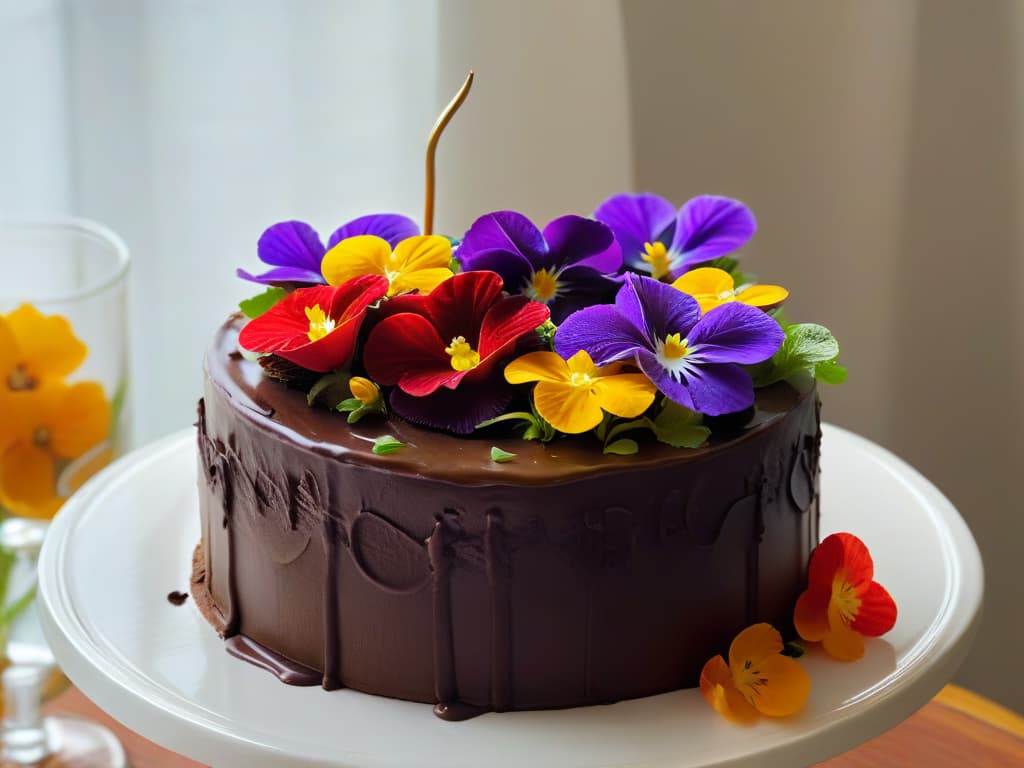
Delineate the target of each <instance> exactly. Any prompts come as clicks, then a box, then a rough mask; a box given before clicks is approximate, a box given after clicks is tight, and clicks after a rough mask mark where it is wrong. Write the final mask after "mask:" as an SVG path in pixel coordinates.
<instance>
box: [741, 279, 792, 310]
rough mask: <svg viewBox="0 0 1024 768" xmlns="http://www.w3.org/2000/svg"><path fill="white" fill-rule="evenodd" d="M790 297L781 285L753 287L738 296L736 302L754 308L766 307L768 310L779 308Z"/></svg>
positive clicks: (745, 289)
mask: <svg viewBox="0 0 1024 768" xmlns="http://www.w3.org/2000/svg"><path fill="white" fill-rule="evenodd" d="M788 296H789V291H787V290H786V289H785V288H783V287H782V286H781V285H751V286H750V287H748V288H744V289H743V290H742V291H739V292H738V293H737V294H736V301H741V302H743V303H744V304H749V305H750V306H752V307H764V308H766V309H768V308H771V307H777V306H778V305H779V304H781V303H782V302H784V301H785V300H786V298H787V297H788Z"/></svg>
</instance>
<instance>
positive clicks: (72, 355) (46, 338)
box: [7, 304, 88, 379]
mask: <svg viewBox="0 0 1024 768" xmlns="http://www.w3.org/2000/svg"><path fill="white" fill-rule="evenodd" d="M7 322H8V324H9V326H10V329H11V331H12V332H13V333H14V338H15V339H17V343H18V347H19V349H20V352H21V362H22V363H23V364H24V365H25V368H26V369H27V371H28V373H29V374H30V375H31V376H33V377H35V378H39V379H41V378H44V377H51V376H55V377H60V376H67V375H68V374H69V373H71V372H72V371H74V370H75V369H76V368H77V367H78V366H79V365H81V364H82V361H83V360H85V355H86V353H87V352H88V348H87V347H86V346H85V344H83V343H82V342H81V341H80V340H79V339H78V338H77V337H76V336H75V333H74V331H73V330H72V329H71V323H69V322H68V320H67V318H65V317H62V316H61V315H44V314H42V313H41V312H40V311H39V310H37V309H36V308H35V307H33V306H32V305H31V304H22V305H21V306H20V307H18V308H17V309H16V310H14V311H13V312H11V313H10V314H9V315H7Z"/></svg>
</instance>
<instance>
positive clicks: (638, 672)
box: [192, 317, 820, 719]
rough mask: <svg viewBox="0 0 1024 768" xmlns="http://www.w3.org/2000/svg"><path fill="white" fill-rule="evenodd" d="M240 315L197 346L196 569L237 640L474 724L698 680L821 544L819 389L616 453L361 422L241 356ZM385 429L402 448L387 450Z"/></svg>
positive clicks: (207, 603)
mask: <svg viewBox="0 0 1024 768" xmlns="http://www.w3.org/2000/svg"><path fill="white" fill-rule="evenodd" d="M243 324H244V321H243V320H242V319H241V318H240V317H235V318H233V319H231V320H230V321H229V322H228V323H227V324H226V325H225V326H224V327H223V328H222V329H221V330H220V331H219V332H218V334H217V335H216V338H215V340H214V343H213V345H212V347H211V349H210V350H209V353H208V354H207V357H206V365H205V374H206V380H205V395H204V397H203V400H202V401H201V402H200V405H199V422H198V426H199V432H198V434H199V465H200V472H199V497H200V509H201V514H202V540H201V542H200V543H199V546H198V547H197V550H196V555H195V558H194V571H193V583H192V588H193V595H194V596H195V598H196V602H197V604H198V605H199V606H200V609H201V610H202V611H203V613H204V615H205V616H206V618H207V619H208V620H209V621H210V622H211V623H212V624H213V625H214V626H215V627H216V629H217V630H218V631H219V632H221V633H222V634H223V635H224V636H225V637H226V638H228V639H229V647H230V650H231V651H232V652H233V653H234V654H236V655H239V656H241V657H244V658H247V659H248V660H249V661H252V662H254V663H256V664H258V665H260V666H263V667H265V668H267V669H269V670H271V671H273V672H275V673H276V674H278V676H279V677H280V678H281V679H282V680H284V681H285V682H292V683H296V684H313V683H322V685H323V686H324V687H325V688H327V689H335V688H340V687H348V688H353V689H357V690H360V691H365V692H367V693H371V694H377V695H381V696H389V697H394V698H399V699H407V700H410V701H417V702H425V703H429V704H433V705H434V707H435V712H437V713H438V714H439V715H440V716H442V717H444V718H447V719H461V718H464V717H467V716H471V715H474V714H478V713H480V712H485V711H505V710H523V709H543V708H560V707H576V706H583V705H589V704H605V703H610V702H615V701H619V700H622V699H628V698H634V697H641V696H649V695H652V694H657V693H662V692H665V691H671V690H675V689H678V688H682V687H687V686H694V685H696V684H697V682H698V677H699V675H700V672H701V667H702V665H703V664H704V662H705V661H706V660H707V659H708V658H709V657H711V656H713V655H714V654H717V653H720V652H721V651H722V649H723V648H724V647H727V646H728V644H729V642H730V640H731V639H732V638H733V636H734V635H736V633H737V632H738V631H740V630H741V629H742V628H744V627H746V626H748V625H750V624H752V623H755V622H760V621H765V622H770V623H772V624H774V625H775V626H776V627H778V628H780V629H783V631H785V630H784V628H787V627H792V611H793V605H794V603H795V601H796V599H797V597H798V596H799V595H800V593H801V591H802V590H803V589H804V587H805V584H806V568H807V562H808V558H809V556H810V553H811V551H812V550H813V548H814V547H815V545H816V544H817V541H818V493H817V487H818V456H819V442H820V431H819V404H818V398H817V393H816V390H815V388H814V387H813V384H812V385H811V386H810V387H803V388H802V391H798V390H797V389H796V388H794V387H792V386H791V385H790V384H788V383H786V382H785V381H778V382H776V383H772V384H770V385H767V386H763V387H759V388H758V389H757V390H756V393H755V395H754V397H755V405H754V407H753V408H752V409H749V410H748V411H746V412H745V413H743V414H740V415H738V416H737V415H735V414H734V415H733V416H731V417H727V418H725V419H722V420H721V421H720V422H718V423H715V428H714V429H713V430H712V434H711V437H710V439H709V440H708V441H707V442H706V443H705V444H704V445H703V446H701V447H698V448H692V449H680V448H676V447H671V446H668V445H663V444H662V443H659V442H657V441H655V440H653V439H651V440H649V441H643V440H641V446H640V448H641V449H640V450H639V452H638V453H636V454H635V455H629V456H620V455H612V454H607V453H602V451H601V450H600V446H599V444H598V445H596V446H595V444H594V442H593V441H592V440H588V439H586V438H584V437H582V436H561V437H559V438H558V439H556V440H554V441H551V442H539V441H522V440H519V439H515V438H509V439H504V438H502V437H494V436H493V435H490V434H489V435H487V436H486V437H482V436H479V435H471V436H457V435H453V434H445V433H443V432H439V431H436V430H433V429H428V428H423V427H420V426H417V425H415V424H413V423H411V422H410V421H409V420H406V419H401V418H398V417H397V416H395V415H394V414H391V415H389V416H387V417H380V418H372V419H370V418H368V419H365V420H362V421H360V422H359V423H358V424H355V425H350V424H348V423H347V422H346V419H345V418H344V417H343V415H341V414H338V413H336V412H334V411H333V410H328V409H324V408H311V407H310V406H309V405H307V396H306V393H305V392H303V391H301V390H299V389H296V388H292V387H288V386H286V385H285V384H283V383H281V382H279V381H276V380H274V379H271V378H269V377H266V376H264V375H263V371H262V369H261V367H260V365H258V364H257V363H255V362H251V361H248V360H246V359H244V358H243V357H242V355H241V354H240V353H239V351H238V334H239V330H240V328H242V326H243ZM310 338H312V334H311V336H310ZM684 347H685V343H684ZM709 421H713V420H709ZM385 434H387V435H390V436H392V437H394V438H395V440H396V441H397V442H400V443H402V444H404V447H403V448H402V450H400V451H397V452H394V453H386V454H380V453H377V452H374V450H373V446H374V445H375V443H374V440H375V438H379V437H381V436H383V435H385ZM495 443H498V444H500V445H501V446H502V447H504V448H505V449H507V450H509V451H510V452H515V454H516V456H515V459H514V461H509V462H497V461H494V460H492V457H491V454H490V449H491V446H492V445H493V444H495Z"/></svg>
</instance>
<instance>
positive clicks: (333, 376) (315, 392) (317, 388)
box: [306, 371, 352, 405]
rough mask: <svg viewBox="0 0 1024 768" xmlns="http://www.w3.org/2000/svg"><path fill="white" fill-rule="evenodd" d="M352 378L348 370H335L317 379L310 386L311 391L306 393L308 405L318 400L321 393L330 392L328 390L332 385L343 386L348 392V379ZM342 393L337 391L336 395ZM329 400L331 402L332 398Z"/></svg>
mask: <svg viewBox="0 0 1024 768" xmlns="http://www.w3.org/2000/svg"><path fill="white" fill-rule="evenodd" d="M350 378H352V377H351V376H350V375H349V372H348V371H334V372H333V373H328V374H325V375H323V376H321V377H320V378H319V379H317V380H316V383H314V384H313V386H312V387H310V388H309V393H308V394H307V395H306V405H313V403H315V402H316V399H317V398H318V397H320V395H322V394H325V393H328V390H329V389H330V388H331V387H335V386H337V387H339V388H342V387H343V388H344V391H345V392H348V380H349V379H350ZM341 394H342V392H335V393H334V396H335V397H338V396H340V395H341ZM327 402H330V400H328V401H327Z"/></svg>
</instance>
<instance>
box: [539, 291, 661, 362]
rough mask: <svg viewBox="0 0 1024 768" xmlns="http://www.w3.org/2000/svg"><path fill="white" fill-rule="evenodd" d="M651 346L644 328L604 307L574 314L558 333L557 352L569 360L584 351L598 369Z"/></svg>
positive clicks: (606, 306)
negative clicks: (599, 366)
mask: <svg viewBox="0 0 1024 768" xmlns="http://www.w3.org/2000/svg"><path fill="white" fill-rule="evenodd" d="M648 344H649V342H648V340H647V338H646V337H645V336H644V334H643V331H642V330H641V328H638V327H637V326H636V325H634V324H633V323H632V322H630V321H629V320H628V319H626V318H625V317H623V315H622V313H621V312H619V310H618V309H616V308H615V307H613V306H608V305H605V304H598V305H596V306H592V307H587V308H586V309H581V310H579V311H578V312H573V313H572V314H571V315H569V316H568V317H567V318H566V319H565V320H564V321H563V322H562V324H561V325H559V326H558V331H556V332H555V351H556V352H557V353H558V354H559V355H561V356H562V357H563V358H569V357H571V356H572V355H574V354H576V352H578V351H579V350H581V349H585V350H586V351H587V352H588V354H589V355H590V356H591V357H592V358H593V359H594V362H595V363H597V364H598V365H604V364H606V363H610V362H613V361H615V360H625V359H628V358H632V357H633V355H634V354H635V353H636V351H637V350H638V349H646V348H647V346H648Z"/></svg>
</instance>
